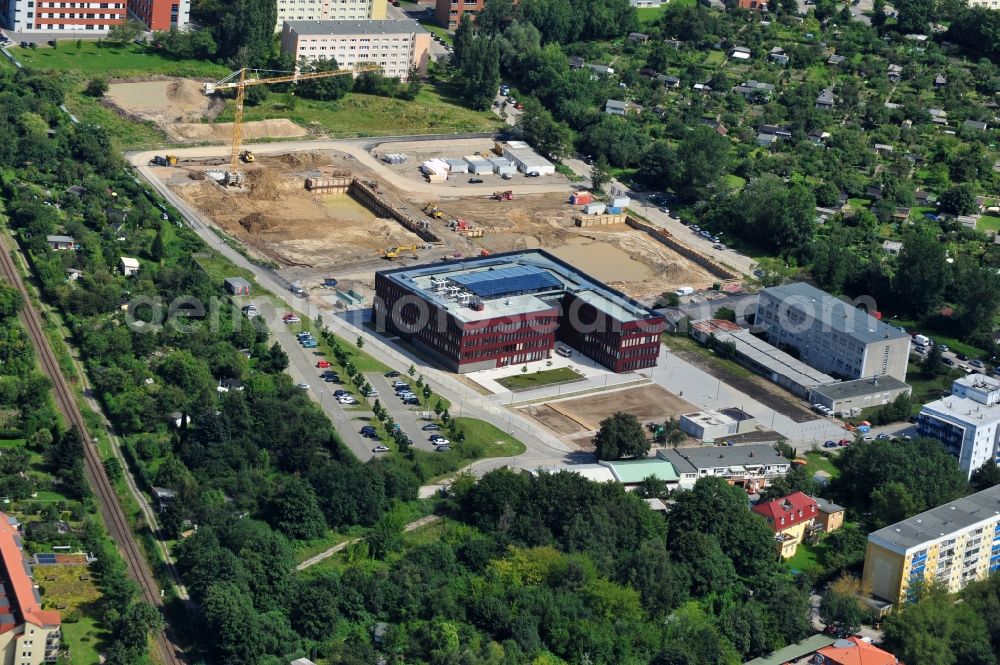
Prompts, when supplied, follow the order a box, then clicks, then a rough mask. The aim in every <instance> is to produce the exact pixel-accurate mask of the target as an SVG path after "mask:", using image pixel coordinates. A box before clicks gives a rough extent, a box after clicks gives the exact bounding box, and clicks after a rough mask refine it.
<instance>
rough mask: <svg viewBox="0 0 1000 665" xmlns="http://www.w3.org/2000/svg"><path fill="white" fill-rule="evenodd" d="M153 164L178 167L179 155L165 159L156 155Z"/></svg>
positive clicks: (168, 156)
mask: <svg viewBox="0 0 1000 665" xmlns="http://www.w3.org/2000/svg"><path fill="white" fill-rule="evenodd" d="M153 164H154V165H156V166H177V155H167V156H165V157H163V156H160V155H156V156H155V157H153Z"/></svg>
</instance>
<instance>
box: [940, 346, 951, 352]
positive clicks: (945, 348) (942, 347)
mask: <svg viewBox="0 0 1000 665" xmlns="http://www.w3.org/2000/svg"><path fill="white" fill-rule="evenodd" d="M949 351H951V347H949V346H948V345H947V344H942V345H941V352H942V353H948V352H949Z"/></svg>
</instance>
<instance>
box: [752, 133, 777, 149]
mask: <svg viewBox="0 0 1000 665" xmlns="http://www.w3.org/2000/svg"><path fill="white" fill-rule="evenodd" d="M756 140H757V145H759V146H760V147H761V148H768V149H770V148H773V147H774V146H775V145H777V143H778V137H777V136H776V135H775V134H763V133H761V132H758V133H757V139H756Z"/></svg>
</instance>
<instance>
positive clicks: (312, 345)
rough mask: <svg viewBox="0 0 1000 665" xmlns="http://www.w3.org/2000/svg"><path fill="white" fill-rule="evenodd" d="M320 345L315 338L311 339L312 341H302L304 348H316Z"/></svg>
mask: <svg viewBox="0 0 1000 665" xmlns="http://www.w3.org/2000/svg"><path fill="white" fill-rule="evenodd" d="M318 346H319V344H317V343H316V341H315V340H311V341H308V342H303V343H302V348H304V349H315V348H316V347H318Z"/></svg>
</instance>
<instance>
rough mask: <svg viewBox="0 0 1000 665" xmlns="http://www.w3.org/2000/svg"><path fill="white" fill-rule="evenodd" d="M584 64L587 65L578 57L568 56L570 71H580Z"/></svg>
mask: <svg viewBox="0 0 1000 665" xmlns="http://www.w3.org/2000/svg"><path fill="white" fill-rule="evenodd" d="M585 64H587V62H586V61H585V60H584V59H583V58H581V57H580V56H578V55H573V56H570V59H569V68H570V69H580V68H581V67H583V66H584V65H585Z"/></svg>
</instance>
